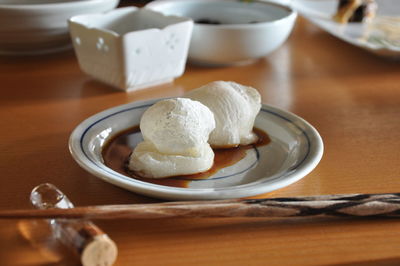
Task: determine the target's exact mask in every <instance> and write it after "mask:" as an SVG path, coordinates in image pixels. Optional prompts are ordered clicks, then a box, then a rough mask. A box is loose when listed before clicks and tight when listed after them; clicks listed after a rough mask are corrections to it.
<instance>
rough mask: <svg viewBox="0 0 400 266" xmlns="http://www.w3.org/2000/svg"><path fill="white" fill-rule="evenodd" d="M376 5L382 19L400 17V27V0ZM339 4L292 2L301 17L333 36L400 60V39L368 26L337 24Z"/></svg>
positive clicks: (311, 0) (308, 0)
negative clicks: (335, 15) (390, 37)
mask: <svg viewBox="0 0 400 266" xmlns="http://www.w3.org/2000/svg"><path fill="white" fill-rule="evenodd" d="M376 3H377V5H378V10H377V18H378V19H379V18H383V17H398V19H399V22H397V23H396V24H397V25H399V26H400V1H398V0H376ZM337 5H338V1H337V0H321V1H316V0H292V2H291V6H292V7H293V9H295V10H296V11H297V12H298V13H299V14H300V15H302V16H303V17H305V18H306V19H307V20H309V21H310V22H312V23H313V24H315V25H317V26H319V27H320V28H322V29H323V30H325V31H327V32H328V33H330V34H332V35H333V36H336V37H337V38H339V39H341V40H343V41H346V42H348V43H350V44H353V45H355V46H358V47H360V48H363V49H365V50H367V51H369V52H372V53H374V54H378V55H382V56H388V57H400V40H397V41H395V42H393V41H390V40H389V39H388V38H387V34H386V33H384V32H383V31H380V30H376V29H373V30H371V28H370V27H368V26H367V25H366V24H365V23H348V24H346V25H343V24H340V23H337V22H335V21H333V20H332V16H333V15H334V14H335V13H336V10H337ZM378 19H377V20H376V21H378ZM397 36H399V34H398V33H397Z"/></svg>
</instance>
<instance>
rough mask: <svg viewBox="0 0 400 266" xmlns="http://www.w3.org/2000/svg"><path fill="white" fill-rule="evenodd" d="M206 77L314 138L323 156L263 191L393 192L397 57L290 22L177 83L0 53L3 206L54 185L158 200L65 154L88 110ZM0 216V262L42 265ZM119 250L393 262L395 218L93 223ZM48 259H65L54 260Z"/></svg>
mask: <svg viewBox="0 0 400 266" xmlns="http://www.w3.org/2000/svg"><path fill="white" fill-rule="evenodd" d="M214 80H234V81H236V82H239V83H242V84H246V85H250V86H253V87H255V88H257V89H258V90H259V91H260V93H261V94H262V99H263V102H264V103H267V104H272V105H275V106H278V107H280V108H283V109H285V110H289V111H291V112H294V113H296V114H297V115H299V116H301V117H303V118H304V119H306V120H307V121H309V122H310V123H311V124H312V125H314V126H315V127H316V128H317V130H318V131H319V132H320V134H321V135H322V138H323V140H324V144H325V153H324V156H323V159H322V161H321V163H320V164H319V165H318V167H317V168H316V169H315V170H314V171H313V172H312V173H311V174H309V175H308V176H306V177H305V178H304V179H302V180H301V181H299V182H297V183H295V184H293V185H290V186H288V187H286V188H284V189H280V190H278V191H275V192H273V193H269V194H266V195H261V197H279V196H301V195H319V194H342V193H386V192H400V181H399V178H400V163H399V159H400V138H399V132H400V116H399V115H400V65H399V63H398V62H394V61H388V60H385V59H382V58H378V57H376V56H374V55H371V54H369V53H367V52H365V51H363V50H360V49H358V48H355V47H353V46H351V45H349V44H347V43H344V42H342V41H340V40H338V39H336V38H334V37H332V36H330V35H328V34H327V33H325V32H323V31H321V30H319V29H318V28H316V27H315V26H313V25H311V24H309V23H308V22H306V21H305V20H303V19H299V20H298V22H297V24H296V27H295V29H294V32H293V34H292V35H291V37H290V38H289V40H288V41H287V42H286V43H285V45H284V46H282V47H281V48H280V49H279V50H277V51H275V52H274V53H273V54H271V55H270V56H268V57H266V58H264V59H262V60H260V61H258V62H256V63H254V64H251V65H246V66H238V67H225V68H202V67H198V66H191V65H188V66H187V69H186V72H185V74H184V75H183V76H182V77H180V78H178V79H176V80H175V81H174V83H172V84H167V85H162V86H157V87H153V88H149V89H146V90H142V91H137V92H132V93H125V92H121V91H117V90H114V89H113V88H111V87H109V86H107V85H104V84H102V83H99V82H97V81H94V80H92V79H91V78H90V77H88V76H86V75H85V74H83V73H82V72H81V71H80V69H79V67H78V64H77V61H76V58H75V56H74V53H73V52H72V51H70V52H66V53H61V54H54V55H48V56H40V57H20V58H13V57H1V58H0V86H1V93H2V96H1V98H0V106H1V108H0V125H1V133H0V136H1V144H0V147H1V148H0V151H1V153H0V169H1V172H2V173H1V177H2V181H1V186H0V209H3V210H4V209H18V208H30V204H29V200H28V196H29V193H30V191H31V189H32V188H33V187H34V186H36V185H38V184H40V183H43V182H50V183H53V184H55V185H56V186H58V187H59V188H61V189H62V190H63V191H64V192H65V193H66V194H67V195H69V197H70V199H71V200H72V201H73V202H74V203H75V204H76V205H81V206H83V205H97V204H122V203H147V202H156V201H157V200H156V199H151V198H147V197H144V196H140V195H137V194H134V193H131V192H128V191H125V190H123V189H120V188H118V187H115V186H113V185H110V184H108V183H105V182H103V181H101V180H100V179H98V178H96V177H95V176H93V175H91V174H89V173H87V172H86V171H84V170H83V169H81V168H80V167H79V166H78V165H77V163H76V162H75V161H74V160H73V159H72V157H71V156H70V154H69V151H68V145H67V143H68V138H69V135H70V133H71V131H72V130H73V129H74V128H75V127H76V126H77V125H78V124H79V123H80V122H81V121H82V120H84V119H85V118H87V117H89V116H91V115H93V114H95V113H97V112H99V111H102V110H104V109H106V108H110V107H113V106H116V105H120V104H125V103H128V102H132V101H138V100H144V99H150V98H157V97H164V96H179V95H182V94H183V93H184V92H185V91H188V90H191V89H193V88H196V87H198V86H200V85H203V84H206V83H208V82H210V81H214ZM18 224H19V223H18V221H7V220H2V221H0V246H1V248H0V264H1V265H50V264H51V263H54V261H55V260H54V259H52V258H49V257H46V256H44V255H43V254H42V253H40V252H38V251H37V250H36V249H35V248H34V247H32V246H31V245H30V244H29V243H28V242H27V241H25V240H24V239H23V238H22V237H21V235H20V234H19V232H18V227H17V226H18ZM97 224H98V225H100V226H101V227H102V228H103V229H104V230H105V231H106V232H107V233H108V234H109V235H110V236H111V238H112V239H114V240H115V242H116V243H117V245H118V247H119V256H118V260H117V262H116V265H134V264H135V265H399V264H400V223H399V221H398V220H397V219H342V220H339V219H268V218H262V219H261V218H246V219H243V218H233V219H227V218H225V219H189V218H184V219H182V218H181V219H163V220H136V221H135V220H110V221H97ZM51 265H70V263H69V262H66V261H64V262H59V263H54V264H51Z"/></svg>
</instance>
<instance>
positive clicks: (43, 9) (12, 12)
mask: <svg viewBox="0 0 400 266" xmlns="http://www.w3.org/2000/svg"><path fill="white" fill-rule="evenodd" d="M118 2H119V0H0V54H6V55H32V54H44V53H51V52H57V51H61V50H65V49H69V48H72V44H71V41H70V38H69V34H68V24H67V20H68V19H69V18H70V17H72V16H74V15H78V14H83V13H96V12H104V11H108V10H111V9H113V8H115V7H116V6H117V5H118Z"/></svg>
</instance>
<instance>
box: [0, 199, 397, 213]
mask: <svg viewBox="0 0 400 266" xmlns="http://www.w3.org/2000/svg"><path fill="white" fill-rule="evenodd" d="M399 215H400V193H392V194H349V195H327V196H314V197H288V198H271V199H234V200H209V201H178V202H163V203H146V204H123V205H103V206H86V207H75V208H70V209H43V210H3V211H0V219H29V218H54V219H57V218H62V219H152V218H169V217H306V216H330V217H396V216H399Z"/></svg>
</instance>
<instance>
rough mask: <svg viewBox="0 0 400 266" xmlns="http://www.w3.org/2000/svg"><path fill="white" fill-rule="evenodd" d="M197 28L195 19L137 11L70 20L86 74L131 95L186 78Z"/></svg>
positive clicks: (79, 59)
mask: <svg viewBox="0 0 400 266" xmlns="http://www.w3.org/2000/svg"><path fill="white" fill-rule="evenodd" d="M192 28H193V22H192V21H191V20H190V19H187V18H182V17H176V16H165V15H163V14H162V13H159V12H155V11H152V10H148V9H139V8H136V7H126V8H117V9H115V10H112V11H110V12H107V13H103V14H91V15H80V16H75V17H72V18H71V19H70V33H71V37H72V40H73V44H74V48H75V52H76V55H77V57H78V61H79V65H80V67H81V69H82V70H83V71H84V72H85V73H87V74H89V75H91V76H92V77H94V78H96V79H98V80H101V81H103V82H105V83H108V84H110V85H112V86H114V87H116V88H119V89H122V90H129V91H130V90H137V89H142V88H146V87H149V86H154V85H157V84H161V83H165V82H169V81H172V80H173V79H174V78H175V77H178V76H180V75H182V74H183V72H184V70H185V63H186V59H187V53H188V50H189V42H190V37H191V33H192Z"/></svg>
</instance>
